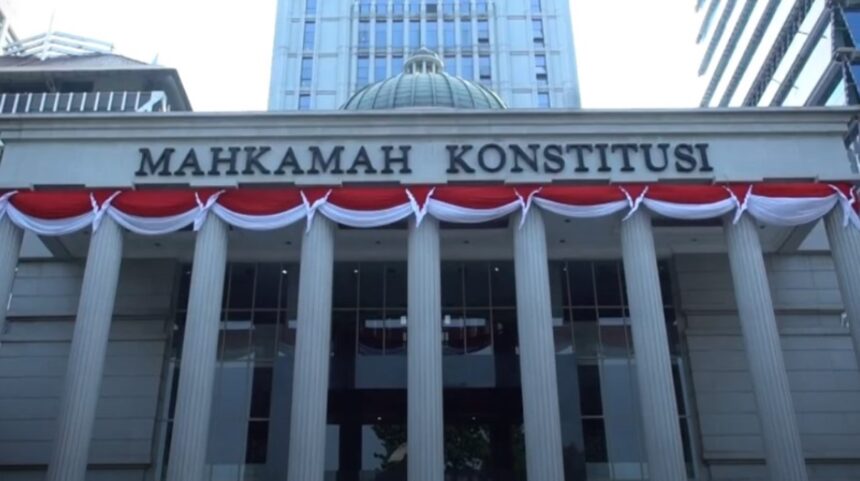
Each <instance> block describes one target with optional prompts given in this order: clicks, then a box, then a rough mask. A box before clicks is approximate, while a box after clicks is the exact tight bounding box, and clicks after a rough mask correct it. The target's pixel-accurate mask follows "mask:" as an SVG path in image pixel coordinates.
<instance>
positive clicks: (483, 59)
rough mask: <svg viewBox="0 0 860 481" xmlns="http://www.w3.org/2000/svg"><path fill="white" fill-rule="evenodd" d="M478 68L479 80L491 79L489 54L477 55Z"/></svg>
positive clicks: (491, 70)
mask: <svg viewBox="0 0 860 481" xmlns="http://www.w3.org/2000/svg"><path fill="white" fill-rule="evenodd" d="M478 60H479V63H478V68H479V70H480V72H479V75H480V79H481V81H482V82H483V81H485V80H492V78H493V68H492V67H491V65H490V56H489V55H481V56H480V57H479V59H478Z"/></svg>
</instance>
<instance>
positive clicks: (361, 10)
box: [358, 0, 370, 17]
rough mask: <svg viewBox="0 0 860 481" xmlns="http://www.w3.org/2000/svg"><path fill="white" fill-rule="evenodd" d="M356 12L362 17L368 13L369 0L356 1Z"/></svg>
mask: <svg viewBox="0 0 860 481" xmlns="http://www.w3.org/2000/svg"><path fill="white" fill-rule="evenodd" d="M358 14H359V15H361V16H362V17H366V16H368V15H370V0H360V1H359V2H358Z"/></svg>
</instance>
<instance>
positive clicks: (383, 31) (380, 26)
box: [375, 20, 388, 50]
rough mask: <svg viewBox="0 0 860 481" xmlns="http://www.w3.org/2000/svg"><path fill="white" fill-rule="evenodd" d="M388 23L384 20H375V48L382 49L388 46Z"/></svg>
mask: <svg viewBox="0 0 860 481" xmlns="http://www.w3.org/2000/svg"><path fill="white" fill-rule="evenodd" d="M387 36H388V23H386V22H385V21H384V20H377V21H376V31H375V37H376V39H375V41H376V49H377V50H379V49H384V48H386V47H387V46H388V38H387Z"/></svg>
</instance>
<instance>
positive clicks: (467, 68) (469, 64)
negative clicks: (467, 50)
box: [460, 55, 475, 80]
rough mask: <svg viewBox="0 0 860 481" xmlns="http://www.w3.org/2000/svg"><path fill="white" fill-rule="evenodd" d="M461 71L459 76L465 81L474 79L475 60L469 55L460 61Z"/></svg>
mask: <svg viewBox="0 0 860 481" xmlns="http://www.w3.org/2000/svg"><path fill="white" fill-rule="evenodd" d="M461 62H462V67H463V68H462V70H461V71H460V76H461V77H463V78H464V79H466V80H474V79H475V59H474V57H472V56H471V55H464V56H463V58H462V60H461Z"/></svg>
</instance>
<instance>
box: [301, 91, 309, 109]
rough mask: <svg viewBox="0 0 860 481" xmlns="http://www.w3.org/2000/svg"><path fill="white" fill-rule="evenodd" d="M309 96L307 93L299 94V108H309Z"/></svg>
mask: <svg viewBox="0 0 860 481" xmlns="http://www.w3.org/2000/svg"><path fill="white" fill-rule="evenodd" d="M310 108H311V96H310V95H308V94H301V95H299V110H310Z"/></svg>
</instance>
